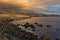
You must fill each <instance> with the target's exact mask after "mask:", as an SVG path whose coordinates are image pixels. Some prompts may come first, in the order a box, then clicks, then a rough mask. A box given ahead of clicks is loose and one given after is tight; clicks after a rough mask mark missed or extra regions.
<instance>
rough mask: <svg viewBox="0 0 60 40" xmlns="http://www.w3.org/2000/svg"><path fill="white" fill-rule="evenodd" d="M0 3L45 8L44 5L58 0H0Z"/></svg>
mask: <svg viewBox="0 0 60 40" xmlns="http://www.w3.org/2000/svg"><path fill="white" fill-rule="evenodd" d="M0 3H7V4H12V5H16V6H22V7H23V9H28V8H38V9H45V8H44V7H45V6H46V5H52V4H60V0H0Z"/></svg>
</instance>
